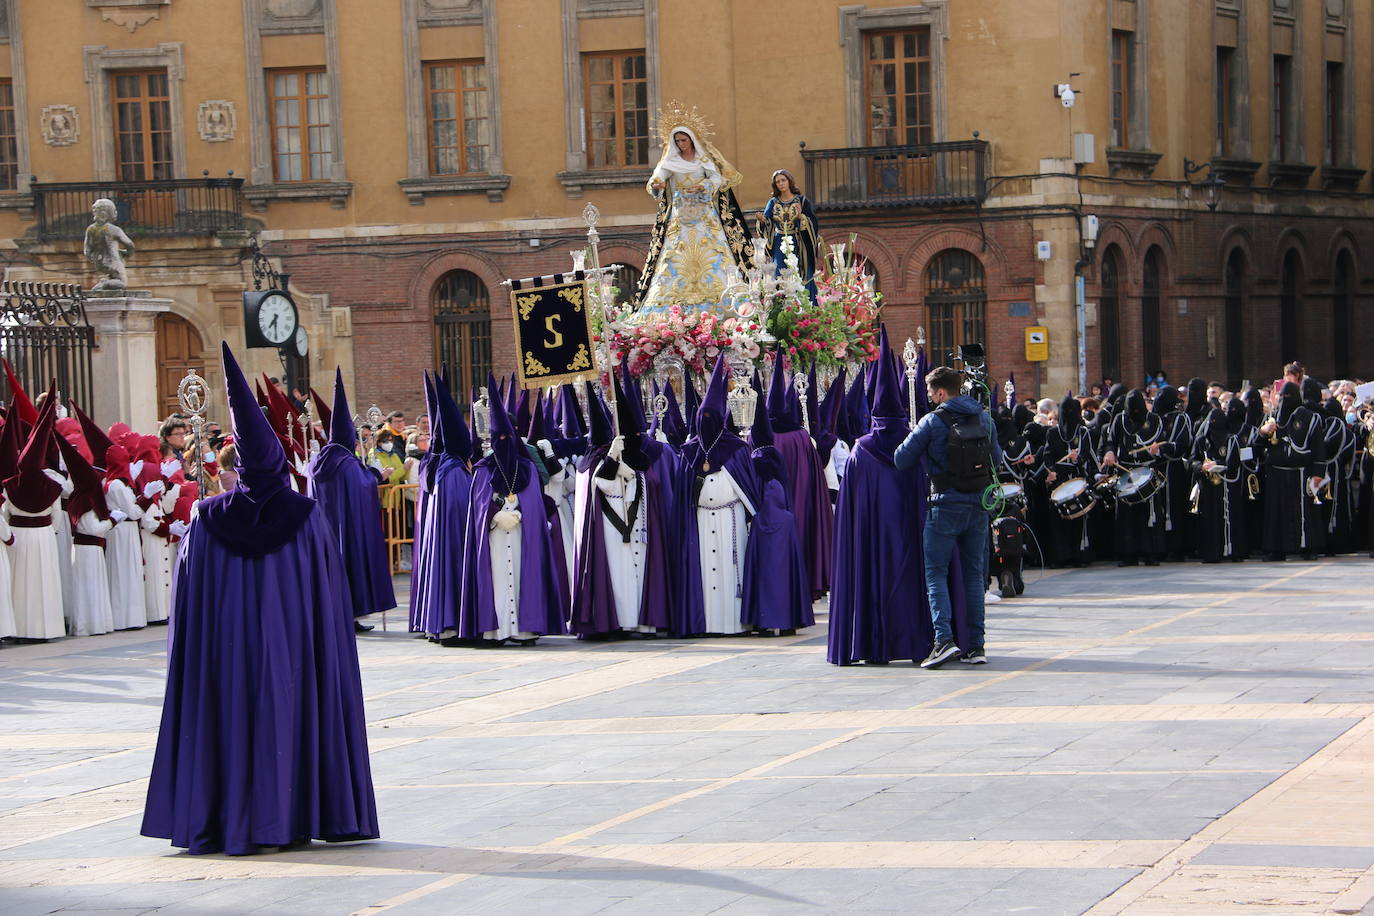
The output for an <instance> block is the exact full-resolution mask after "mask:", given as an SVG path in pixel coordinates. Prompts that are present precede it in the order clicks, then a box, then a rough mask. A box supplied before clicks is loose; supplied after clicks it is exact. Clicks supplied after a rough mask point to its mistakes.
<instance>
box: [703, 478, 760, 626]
mask: <svg viewBox="0 0 1374 916" xmlns="http://www.w3.org/2000/svg"><path fill="white" fill-rule="evenodd" d="M746 509H747V510H748V511H749V512H751V513H752V511H753V506H751V505H750V504H749V502H748V500H746V499H745V497H744V494H743V493H742V492H740V489H739V486H738V485H736V483H735V479H734V478H733V477H731V476H730V473H729V472H728V471H715V472H714V473H711V474H707V475H706V476H705V477H703V478H702V482H701V494H700V495H699V496H698V497H697V549H698V551H699V556H700V559H701V597H702V602H703V604H704V606H705V610H706V632H707V633H743V632H744V631H745V630H746V629H748V627H746V626H745V625H744V624H743V623H741V622H740V611H741V605H742V604H743V601H742V598H741V593H742V592H743V583H744V554H745V548H746V547H747V546H748V544H749V531H748V528H747V527H746V526H745V519H746V518H747V516H746Z"/></svg>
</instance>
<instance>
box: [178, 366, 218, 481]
mask: <svg viewBox="0 0 1374 916" xmlns="http://www.w3.org/2000/svg"><path fill="white" fill-rule="evenodd" d="M177 404H178V405H179V406H180V407H181V411H182V413H184V414H186V415H187V416H189V417H190V418H191V466H192V468H194V469H195V474H196V480H198V481H200V482H201V486H199V487H197V488H196V502H199V501H200V498H201V494H203V493H204V492H205V486H204V483H205V449H204V448H202V447H201V442H202V441H204V435H203V433H202V428H203V427H204V426H205V411H206V408H207V407H209V405H210V387H209V385H207V384H206V382H205V379H203V378H201V377H200V376H199V375H197V374H196V370H194V369H187V370H186V376H185V378H183V379H182V380H181V382H180V383H179V384H178V385H177Z"/></svg>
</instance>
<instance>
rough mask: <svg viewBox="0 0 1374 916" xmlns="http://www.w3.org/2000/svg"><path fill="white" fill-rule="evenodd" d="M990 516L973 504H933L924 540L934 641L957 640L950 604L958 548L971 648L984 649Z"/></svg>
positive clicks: (927, 592) (927, 590) (967, 647)
mask: <svg viewBox="0 0 1374 916" xmlns="http://www.w3.org/2000/svg"><path fill="white" fill-rule="evenodd" d="M989 524H990V522H989V521H988V513H987V511H986V510H985V509H983V507H982V506H979V505H974V504H972V503H942V502H932V503H931V504H930V514H929V515H927V516H926V530H925V534H924V536H923V538H922V543H923V544H924V546H925V564H926V597H927V598H928V600H929V601H930V617H931V620H932V621H933V622H934V623H935V641H936V642H937V643H942V642H951V641H953V639H954V627H953V618H954V615H953V612H952V610H951V608H950V604H949V561H950V556H951V555H952V554H953V552H954V547H955V545H958V547H959V568H960V570H961V572H962V573H963V579H964V602H965V604H966V605H967V606H968V624H969V638H970V641H971V643H972V644H971V645H968V646H964V647H963V648H964V649H967V650H972V649H981V648H983V588H984V586H985V584H986V582H987V565H988V525H989Z"/></svg>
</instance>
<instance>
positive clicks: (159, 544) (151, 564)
mask: <svg viewBox="0 0 1374 916" xmlns="http://www.w3.org/2000/svg"><path fill="white" fill-rule="evenodd" d="M179 492H180V487H172V493H170V494H169V493H167V492H166V491H164V492H162V493H160V494H159V495H158V498H157V499H155V500H154V501H153V503H152V504H151V505H150V506H148V508H147V509H145V510H143V518H141V519H139V528H140V529H141V531H140V532H139V533H140V536H141V538H142V543H143V606H144V610H145V611H146V612H147V615H148V620H149V622H152V621H155V620H166V619H167V616H168V613H169V608H170V607H171V590H172V578H171V576H172V545H171V544H170V543H169V542H168V540H167V538H165V537H162V536H161V535H158V534H155V533H154V532H156V531H157V529H158V528H160V527H161V526H162V523H163V522H164V521H165V520H166V518H167V515H168V513H167V509H166V506H167V497H168V496H169V495H171V496H174V495H175V494H177V493H179ZM172 505H174V506H175V505H176V500H175V498H174V499H173V500H172Z"/></svg>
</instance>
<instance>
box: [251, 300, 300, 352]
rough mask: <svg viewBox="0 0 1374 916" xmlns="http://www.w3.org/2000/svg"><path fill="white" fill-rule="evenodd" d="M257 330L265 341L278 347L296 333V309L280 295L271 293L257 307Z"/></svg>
mask: <svg viewBox="0 0 1374 916" xmlns="http://www.w3.org/2000/svg"><path fill="white" fill-rule="evenodd" d="M258 330H259V331H260V332H261V333H262V336H263V338H264V339H266V341H267V342H268V343H270V344H272V345H273V346H274V347H279V346H281V345H282V344H284V343H286V342H287V341H288V340H290V339H291V336H292V335H293V334H295V333H296V307H295V306H294V305H292V304H291V300H290V299H288V298H286V297H285V296H283V295H282V294H281V293H272V294H271V295H270V296H266V297H264V298H263V300H262V302H261V303H260V304H259V305H258Z"/></svg>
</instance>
